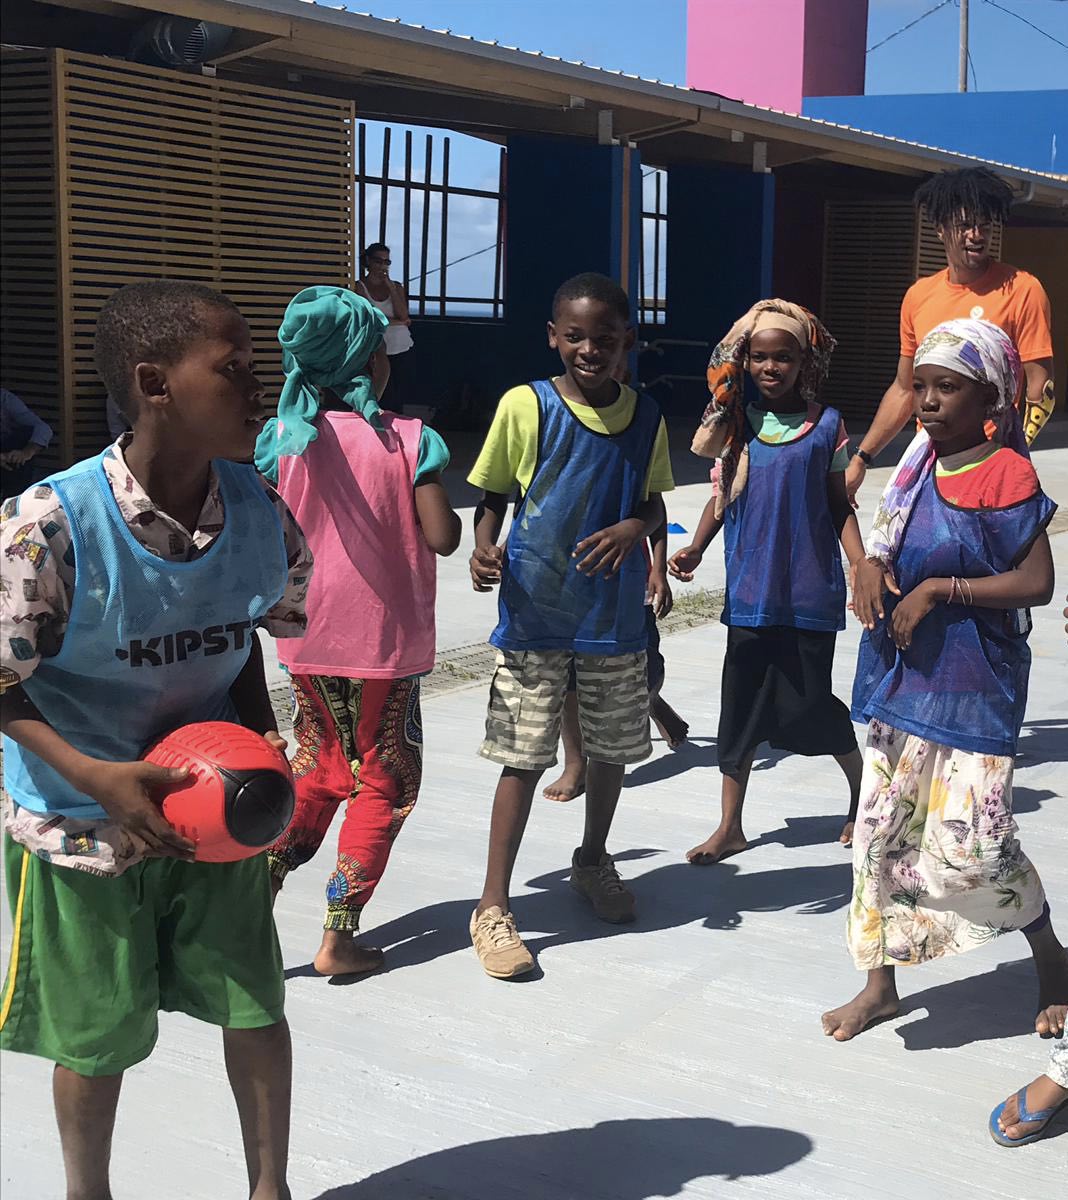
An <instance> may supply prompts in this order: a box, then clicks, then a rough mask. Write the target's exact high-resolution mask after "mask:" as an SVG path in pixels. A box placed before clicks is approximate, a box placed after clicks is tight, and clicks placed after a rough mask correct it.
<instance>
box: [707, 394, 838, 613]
mask: <svg viewBox="0 0 1068 1200" xmlns="http://www.w3.org/2000/svg"><path fill="white" fill-rule="evenodd" d="M840 420H841V418H840V417H839V415H838V411H837V410H836V409H833V408H825V409H824V410H823V412H822V413H820V418H819V420H818V421H817V422H816V423H815V425H813V426H812V428H811V429H809V430H808V432H807V433H804V434H802V435H801V436H800V437H799V438H795V439H794V440H793V441H792V442H778V443H774V444H772V443H770V442H762V441H761V440H760V439H759V438H758V437H757V436H756V433H755V431H754V430H753V428H752V426H751V425H750V424H749V422H748V420H747V421H746V443H747V445H748V447H749V479H748V481H747V483H746V485H745V488H744V490H743V491H742V494H741V495H740V496H739V497H738V499H737V500H735V501H734V503H733V504H731V505H730V507H729V508H728V509H727V511H726V513H725V514H724V519H723V548H724V555H725V558H726V562H727V599H726V602H725V604H724V606H723V616H722V618H721V619H722V621H723V624H724V625H746V626H750V627H755V626H764V625H788V626H792V627H793V628H795V629H817V630H836V629H844V628H845V577H844V575H843V574H842V554H841V551H840V549H839V545H838V535H837V534H836V533H835V531H834V522H833V521H832V520H831V508H830V505H829V503H828V501H827V473H828V471H829V470H830V466H831V459H832V458H833V457H834V451H835V439H836V436H837V433H838V425H839V421H840Z"/></svg>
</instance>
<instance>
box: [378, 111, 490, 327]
mask: <svg viewBox="0 0 1068 1200" xmlns="http://www.w3.org/2000/svg"><path fill="white" fill-rule="evenodd" d="M392 135H393V130H392V128H391V127H390V126H389V125H387V126H385V127H384V128H383V130H382V163H381V168H380V171H379V173H378V174H374V173H372V171H371V170H370V169H369V167H368V137H367V124H366V123H365V122H363V121H360V122H358V123H357V128H356V164H355V165H356V173H355V183H356V189H355V200H356V221H355V226H356V238H357V257H358V256H359V254H360V253H361V252H362V250H363V248H364V247H365V246H366V245H368V243H369V242H370V241H372V240H377V241H380V242H388V241H389V238H390V236H391V235H390V233H389V230H390V229H392V230H393V231H394V232H399V235H400V236H399V237H398V238H395V241H396V242H397V243H398V246H397V248H398V249H399V251H400V269H399V271H397V270H396V269H395V271H394V278H396V279H398V280H399V281H402V282H403V283H404V285H405V287H406V288H407V289H408V302H409V310H410V312H411V314H412V316H418V317H445V318H449V317H453V318H455V317H460V318H463V319H465V320H470V319H472V317H475V318H477V317H479V316H481V317H485V318H488V319H490V320H500V319H501V318H502V317H503V313H504V237H505V212H506V208H505V205H506V178H507V156H506V152H505V149H504V147H501V149H500V152H499V159H498V182H497V187H496V189H489V188H476V187H462V186H460V185H458V184H455V183H453V182H451V180H450V177H449V160H450V150H451V141H452V139H451V138H450V137H449V136H444V137H440V138H439V139H438V142H439V144H438V157H439V161H440V166H436V164H435V144H434V143H435V136H434V135H433V134H431V133H427V134H426V135H425V140H424V142H423V148H422V154H421V155H419V153H418V150H417V140H416V135H415V134H413V131H412V130H410V129H406V130H404V156H403V171H402V173H400V174H394V170H395V165H394V162H393V157H394V156H393V153H392V151H393V142H394V138H393V136H392ZM420 158H421V159H422V163H421V166H422V172H421V176H422V177H421V178H416V177H415V174H416V172H417V171H418V166H417V164H418V160H419V159H420ZM435 170H437V174H438V178H437V179H435V177H434V175H435ZM398 194H399V197H400V205H401V214H400V216H401V221H400V229H399V231H398V230H397V228H396V225H395V224H391V222H390V202H391V200H394V199H395V198H396V197H397V196H398ZM456 197H471V198H473V199H476V200H482V201H490V202H492V203H493V204H495V205H496V239H495V241H494V242H492V243H490V244H488V245H486V246H484V247H480V248H478V249H476V250H474V251H473V252H471V253H467V254H459V255H452V254H450V244H449V233H450V224H449V220H450V201H451V200H453V199H454V198H456ZM376 205H377V228H375V229H374V231H373V236H372V229H371V227H372V226H374V225H375V224H376V219H375V207H376ZM456 220H457V218H456V217H454V218H453V226H454V232H455V222H456ZM435 242H436V243H437V245H436V249H437V254H436V255H435V254H434V253H433V251H434V249H435V246H434V243H435ZM490 253H492V254H493V256H494V258H493V272H492V276H489V285H488V287H487V288H486V289H485V290H481V289H478V290H479V291H480V294H478V295H461V294H459V293H453V292H451V291H450V290H449V268H450V267H455V266H456V265H457V264H458V263H460V262H465V261H467V260H469V259H472V258H476V257H480V256H481V255H483V254H490ZM434 258H436V260H437V261H436V263H434V262H432V259H434ZM469 290H475V289H469Z"/></svg>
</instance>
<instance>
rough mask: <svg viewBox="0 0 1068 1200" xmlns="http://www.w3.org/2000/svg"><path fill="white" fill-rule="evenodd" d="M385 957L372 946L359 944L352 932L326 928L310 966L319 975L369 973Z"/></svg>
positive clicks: (377, 968)
mask: <svg viewBox="0 0 1068 1200" xmlns="http://www.w3.org/2000/svg"><path fill="white" fill-rule="evenodd" d="M385 957H386V956H385V955H384V954H383V953H382V951H381V950H378V949H376V948H375V947H374V946H361V945H359V944H358V943H357V941H356V935H355V934H353V933H348V932H340V931H337V930H332V929H328V930H327V931H326V933H325V934H324V935H323V944H322V945H321V946H320V947H319V953H318V954H316V956H315V958H314V960H313V962H312V966H313V967H314V968H315V969H316V971H318V973H319V974H320V975H370V974H371V972H372V971H377V970H379V969H380V968H381V966H382V963H383V962H384V961H385Z"/></svg>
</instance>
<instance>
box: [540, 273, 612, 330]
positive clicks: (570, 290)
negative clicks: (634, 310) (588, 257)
mask: <svg viewBox="0 0 1068 1200" xmlns="http://www.w3.org/2000/svg"><path fill="white" fill-rule="evenodd" d="M565 300H599V301H600V302H601V303H602V304H606V305H607V306H608V307H609V308H610V309H611V310H612V311H613V312H614V313H615V314H616V316H618V317H620V318H621V319H622V320H623V322H624V323H625V324H627V325H629V324H630V299H629V297H628V296H627V293H626V292H625V291H624V290H623V289H622V288H621V287H620V286H619V284H618V283H616V281H615V280H614V279H609V278H608V276H607V275H599V274H598V273H597V272H596V271H583V272H582V274H581V275H572V276H571V278H570V279H565V280H564V282H563V283H562V284H560V286H559V287H558V288H557V289H556V295H555V296H553V320H554V321H555V320H556V315H557V313H558V312H559V311H560V305H561V304H563V302H564V301H565Z"/></svg>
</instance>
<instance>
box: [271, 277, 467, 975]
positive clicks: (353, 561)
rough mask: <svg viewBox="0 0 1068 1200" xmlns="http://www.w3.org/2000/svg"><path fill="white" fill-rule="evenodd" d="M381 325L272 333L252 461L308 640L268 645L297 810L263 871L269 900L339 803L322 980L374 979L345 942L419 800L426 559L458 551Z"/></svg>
mask: <svg viewBox="0 0 1068 1200" xmlns="http://www.w3.org/2000/svg"><path fill="white" fill-rule="evenodd" d="M385 326H386V319H385V317H384V316H383V315H382V313H381V312H380V311H379V310H378V309H377V308H375V307H374V305H373V304H371V303H370V302H369V301H368V300H366V299H365V298H364V297H362V296H358V295H356V294H355V293H354V292H350V291H347V290H346V289H344V288H337V287H312V288H306V289H305V290H304V291H302V292H300V293H298V295H296V296H294V298H293V300H292V301H291V302H290V304H289V307H288V308H287V309H286V313H285V317H284V319H283V321H282V326H281V329H280V330H279V331H278V337H279V341H280V342H281V343H282V350H283V363H284V365H285V371H286V382H285V386H284V387H283V389H282V395H281V399H280V401H279V405H278V417H277V419H276V420H274V421H272V422H270V424H269V425H268V426H267V427H266V428H265V429H264V431H263V433H262V434H261V436H260V439H259V444H258V446H257V451H256V465H257V466H258V467H259V469H260V470H261V471H262V472H263V473H264V474H265V475H267V476H269V477H270V478H271V479H273V480H274V481H275V482H276V484H277V487H278V491H279V493H280V494H281V496H282V498H283V499H284V500H285V502H286V503H287V504H288V505H289V507H290V509H291V511H292V512H293V515H294V516H295V517H296V519H297V521H298V522H299V524H300V526H301V528H302V529H303V530H304V535H305V537H306V538H307V540H308V544H309V546H310V547H311V550H312V553H313V554H314V555H315V571H314V573H313V575H312V578H311V582H310V584H309V590H308V603H307V610H308V628H307V631H306V633H305V634H304V636H303V637H301V638H290V639H287V640H285V641H280V642H279V644H278V657H279V659H280V661H281V662H282V664H283V665H284V666H285V667H286V669H287V670H288V671H289V677H290V682H291V685H292V690H293V698H294V705H295V717H294V731H295V734H296V738H297V743H298V747H297V753H296V755H295V756H294V759H293V773H294V778H295V783H296V792H297V807H296V813H295V815H294V818H293V823H292V825H291V826H290V827H289V829H288V830H287V831H286V833H285V834H283V836H282V837H281V838H280V839H279V841H278V842H277V843H276V844H275V845H274V846H273V847H271V849H270V851H269V853H268V861H269V864H270V869H271V875H272V879H273V881H274V886H275V889H276V891H277V890H278V889H280V888H281V886H282V883H283V881H284V879H285V877H286V875H287V874H288V873H289V872H290V871H291V870H293V869H295V868H296V867H299V866H300V865H302V864H303V863H306V862H308V861H309V859H311V858H312V857H313V855H314V854H315V853H316V851H317V850H318V849H319V846H320V844H321V843H322V840H323V838H324V837H325V835H326V832H327V830H328V829H329V828H330V824H331V822H332V820H333V817H334V814H335V812H336V811H337V809H338V807H339V806H340V805H341V804H342V803H344V804H345V816H344V820H343V822H342V825H341V832H340V836H339V838H338V855H337V863H336V866H335V868H334V871H333V873H332V875H331V876H330V880H329V882H328V884H327V889H326V898H327V905H326V919H325V921H324V922H323V924H324V932H323V938H322V943H321V945H320V947H319V950H318V952H317V954H316V955H315V960H314V965H315V968H316V970H317V971H319V972H320V974H323V975H360V974H365V973H367V972H368V971H373V970H376V969H377V968H378V967H379V966H381V964H382V958H383V956H382V952H381V950H378V949H372V948H369V947H366V946H361V945H358V944H357V943H356V936H355V935H356V933H357V931H358V929H359V925H360V914H361V912H362V910H363V908H364V906H365V905H366V904H367V902H368V901H369V900H370V898H371V895H372V894H373V892H374V890H375V887H376V886H377V884H378V881H379V879H380V878H381V877H382V873H383V871H384V870H385V867H386V863H387V861H388V859H389V853H390V849H391V847H392V844H393V841H394V839H395V838H396V836H397V834H398V833H399V832H400V828H401V826H402V824H403V823H404V820H405V818H406V817H407V815H408V813H409V812H411V810H412V807H413V806H414V804H415V801H416V798H417V796H418V793H419V783H420V779H421V773H422V724H421V719H420V714H419V680H420V677H421V676H422V675H425V674H426V673H427V672H428V671H429V670H430V669H431V668H432V667H433V665H434V644H435V631H434V599H435V587H436V570H437V568H436V563H435V554H451V553H452V552H453V551H454V550H455V549H456V547H457V545H458V544H459V540H460V519H459V517H457V515H456V514H455V513H454V512H453V510H452V507H451V505H450V504H449V499H448V496H447V495H446V493H445V489H444V488H443V487H442V484H441V477H440V472H441V470H442V469H443V468H444V467H445V466H446V465H447V464H448V461H449V452H448V450H447V448H446V446H445V443H444V442H443V441H442V440H441V438H440V436H439V435H438V434H437V433H435V432H434V431H433V430H432V429H429V428H428V427H426V426H424V425H423V422H422V421H420V420H418V419H416V418H414V417H404V416H399V415H398V414H396V413H392V412H389V411H388V410H384V409H382V408H380V407H379V399H380V397H381V395H382V393H383V390H384V389H386V387H387V381H388V376H389V360H388V359H387V358H386V355H385V350H384V347H383V345H382V340H383V337H382V335H383V332H384V330H385ZM386 395H387V397H388V391H386Z"/></svg>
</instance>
